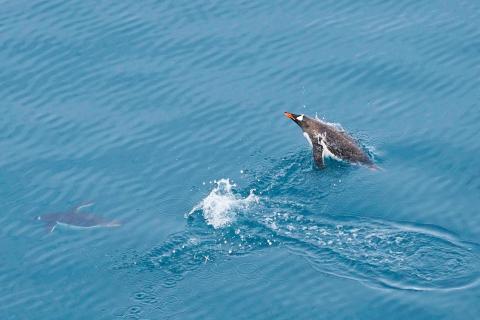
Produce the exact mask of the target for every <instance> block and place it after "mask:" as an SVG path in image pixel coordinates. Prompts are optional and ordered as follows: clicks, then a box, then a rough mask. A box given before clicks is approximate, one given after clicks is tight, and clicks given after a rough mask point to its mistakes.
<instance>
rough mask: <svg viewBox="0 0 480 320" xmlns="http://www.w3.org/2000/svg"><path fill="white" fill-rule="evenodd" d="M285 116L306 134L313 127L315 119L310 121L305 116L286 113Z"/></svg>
mask: <svg viewBox="0 0 480 320" xmlns="http://www.w3.org/2000/svg"><path fill="white" fill-rule="evenodd" d="M283 114H284V115H285V117H287V118H290V119H292V120H293V122H295V123H296V124H298V126H299V127H300V128H302V130H303V131H305V132H306V131H308V129H309V127H310V126H311V125H312V121H313V119H310V118H309V117H307V116H306V115H304V114H295V113H290V112H284V113H283Z"/></svg>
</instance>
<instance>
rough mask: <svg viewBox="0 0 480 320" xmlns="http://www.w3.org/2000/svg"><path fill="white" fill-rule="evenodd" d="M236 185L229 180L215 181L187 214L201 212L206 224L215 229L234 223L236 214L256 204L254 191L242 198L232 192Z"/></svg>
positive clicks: (256, 199)
mask: <svg viewBox="0 0 480 320" xmlns="http://www.w3.org/2000/svg"><path fill="white" fill-rule="evenodd" d="M235 186H236V185H235V184H234V183H233V182H232V181H230V179H220V180H218V181H215V187H214V188H213V190H212V191H211V192H210V193H209V194H208V196H206V197H205V198H204V199H203V200H202V201H200V203H198V204H197V205H196V206H195V207H193V209H192V210H191V211H190V212H189V213H188V214H187V216H191V215H192V214H194V213H195V212H199V211H200V212H202V213H203V218H204V219H205V221H206V222H207V224H209V225H211V226H212V227H214V228H215V229H217V228H222V227H225V226H228V225H230V224H231V223H232V222H233V221H235V216H236V212H237V211H238V210H242V209H246V208H248V207H249V206H250V205H251V204H253V203H258V199H259V198H258V197H257V196H256V195H255V194H254V190H250V193H249V195H248V196H247V197H245V198H242V196H241V195H238V194H236V193H234V192H233V188H234V187H235Z"/></svg>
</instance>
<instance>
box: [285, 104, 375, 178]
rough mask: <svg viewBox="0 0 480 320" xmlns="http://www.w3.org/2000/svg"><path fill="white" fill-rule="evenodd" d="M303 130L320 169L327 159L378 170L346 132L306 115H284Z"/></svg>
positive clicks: (286, 113)
mask: <svg viewBox="0 0 480 320" xmlns="http://www.w3.org/2000/svg"><path fill="white" fill-rule="evenodd" d="M284 114H285V116H286V117H287V118H290V119H292V120H293V121H294V122H295V123H296V124H298V126H299V127H300V128H302V130H303V135H304V136H305V138H306V139H307V141H308V143H309V144H310V146H311V147H312V151H313V159H314V160H315V164H316V165H317V166H318V167H319V168H324V167H325V162H324V159H325V158H326V157H330V158H333V159H335V160H340V161H345V162H349V163H353V164H359V165H365V166H367V167H369V168H371V169H374V170H376V169H377V166H376V165H375V164H374V163H373V161H372V159H370V157H369V156H368V155H367V154H366V153H365V151H363V150H362V148H361V147H360V146H359V145H358V144H357V143H356V142H355V140H354V139H353V138H352V137H350V136H349V135H348V134H347V133H346V132H344V131H342V130H340V129H339V128H337V127H335V126H334V125H332V124H330V123H326V122H323V121H321V120H320V119H312V118H309V117H307V116H306V115H304V114H300V115H298V114H293V113H290V112H285V113H284Z"/></svg>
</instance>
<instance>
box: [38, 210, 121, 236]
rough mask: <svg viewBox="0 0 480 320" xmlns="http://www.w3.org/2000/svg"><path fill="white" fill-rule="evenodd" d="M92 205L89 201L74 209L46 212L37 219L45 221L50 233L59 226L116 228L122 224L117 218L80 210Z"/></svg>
mask: <svg viewBox="0 0 480 320" xmlns="http://www.w3.org/2000/svg"><path fill="white" fill-rule="evenodd" d="M92 205H93V203H88V204H84V205H81V206H78V207H76V208H75V209H74V210H72V211H67V212H60V213H48V214H44V215H41V216H38V217H37V220H40V221H43V222H44V223H45V227H46V231H47V232H48V233H51V232H53V230H55V227H57V226H64V227H67V228H72V229H90V228H114V227H119V226H120V222H118V221H116V220H106V219H104V218H102V217H98V216H95V215H93V214H88V213H82V212H80V209H82V208H86V207H90V206H92Z"/></svg>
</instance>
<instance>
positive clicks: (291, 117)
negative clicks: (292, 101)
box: [283, 112, 295, 120]
mask: <svg viewBox="0 0 480 320" xmlns="http://www.w3.org/2000/svg"><path fill="white" fill-rule="evenodd" d="M283 114H284V115H285V117H287V118H290V119H292V120H295V116H294V115H293V114H291V113H290V112H284V113H283Z"/></svg>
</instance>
